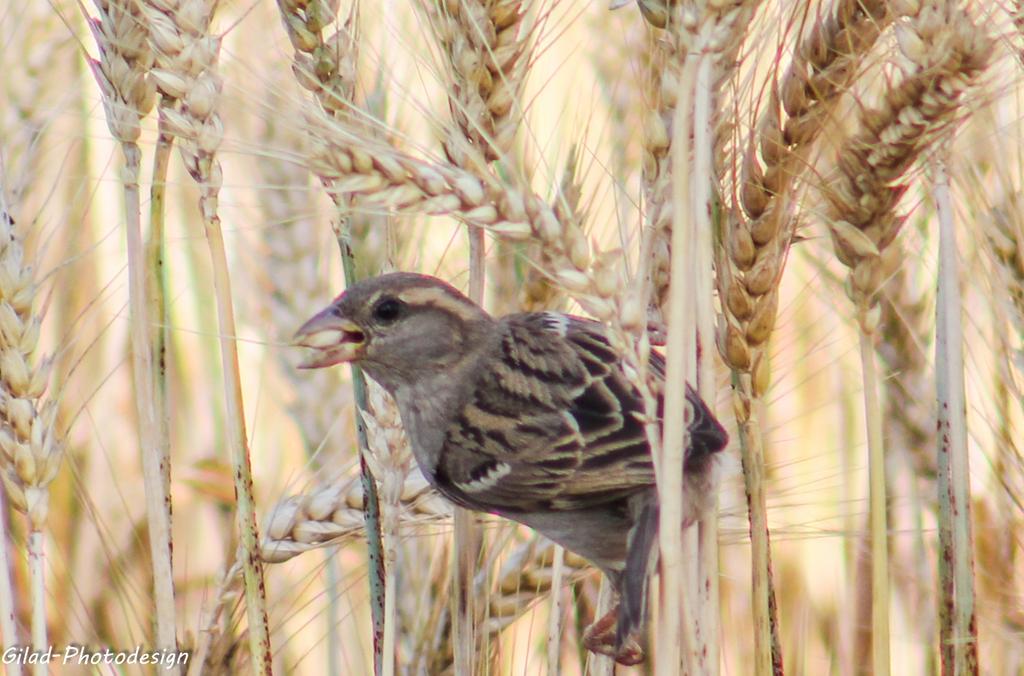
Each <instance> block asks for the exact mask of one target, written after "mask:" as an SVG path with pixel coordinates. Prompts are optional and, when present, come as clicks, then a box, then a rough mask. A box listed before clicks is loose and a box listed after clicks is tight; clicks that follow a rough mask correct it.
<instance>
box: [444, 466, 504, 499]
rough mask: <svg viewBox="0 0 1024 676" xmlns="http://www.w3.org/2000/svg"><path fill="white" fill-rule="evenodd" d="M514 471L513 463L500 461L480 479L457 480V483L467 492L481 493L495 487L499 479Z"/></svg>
mask: <svg viewBox="0 0 1024 676" xmlns="http://www.w3.org/2000/svg"><path fill="white" fill-rule="evenodd" d="M511 472H512V465H510V464H508V463H507V462H499V463H498V464H496V465H494V466H493V467H491V468H490V469H488V470H487V472H486V473H485V474H484V475H483V476H482V477H480V478H479V479H473V480H472V481H467V482H465V483H462V482H458V481H456V482H455V485H456V486H458V487H459V488H460V489H462V490H464V491H465V492H467V493H479V492H481V491H486V490H489V489H491V488H493V487H494V486H495V485H496V484H497V483H498V482H499V481H501V480H502V479H503V478H505V477H506V476H508V475H509V474H510V473H511Z"/></svg>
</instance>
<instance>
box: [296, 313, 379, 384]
mask: <svg viewBox="0 0 1024 676" xmlns="http://www.w3.org/2000/svg"><path fill="white" fill-rule="evenodd" d="M293 342H294V344H295V345H298V346H300V347H306V348H309V351H310V352H309V356H308V357H307V359H306V360H305V361H303V362H302V363H301V364H299V368H300V369H319V368H324V367H325V366H334V365H335V364H341V363H342V362H347V361H354V360H356V359H358V358H359V356H360V354H359V353H360V350H361V348H362V347H363V345H364V344H365V342H366V335H365V334H364V333H363V330H362V329H360V328H359V326H358V325H357V324H355V322H353V321H351V320H349V319H346V318H344V317H339V316H338V314H337V310H336V309H335V307H334V306H333V305H332V306H330V307H328V308H327V309H325V310H323V311H322V312H320V313H318V314H317V315H316V316H315V317H313V318H312V319H310V320H309V321H308V322H306V323H305V324H303V325H302V326H301V327H300V328H299V330H298V331H296V332H295V338H294V339H293Z"/></svg>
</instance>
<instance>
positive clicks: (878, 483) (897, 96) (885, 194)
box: [825, 3, 987, 674]
mask: <svg viewBox="0 0 1024 676" xmlns="http://www.w3.org/2000/svg"><path fill="white" fill-rule="evenodd" d="M897 38H898V39H899V42H900V47H901V51H902V52H903V54H904V56H905V57H906V58H907V59H908V60H909V61H910V63H911V67H910V69H909V72H908V73H907V74H906V76H905V77H904V79H903V80H902V81H901V82H900V83H899V84H898V85H896V86H895V87H893V88H891V89H889V90H888V91H887V92H886V93H885V95H884V100H883V104H882V107H881V108H879V109H877V110H874V109H865V110H863V111H861V114H860V119H859V128H858V130H857V131H855V132H854V133H853V134H852V135H851V136H850V137H849V138H848V139H847V140H846V141H844V142H843V143H842V144H841V145H840V148H841V152H840V154H839V157H838V165H839V172H838V176H837V180H836V181H835V182H834V183H833V184H832V185H831V186H830V188H829V189H828V190H827V191H826V192H825V196H826V198H827V199H828V201H829V210H828V216H829V222H828V225H829V231H830V233H831V235H832V240H833V244H834V245H835V249H836V254H837V256H838V257H839V260H840V261H841V262H843V263H844V264H845V265H847V266H848V267H849V268H850V276H849V281H848V287H847V293H848V294H849V296H850V298H851V299H852V300H853V302H854V306H855V307H856V310H857V321H858V324H859V326H860V335H861V360H862V366H863V373H864V394H865V408H866V411H867V413H866V419H867V424H868V447H869V455H870V458H869V475H870V479H869V485H870V491H869V496H870V511H871V534H872V535H871V552H872V594H871V597H872V601H873V612H872V645H873V649H872V655H873V666H874V670H875V673H878V674H883V673H888V669H889V627H888V624H889V602H888V598H889V579H888V545H887V519H886V506H885V495H886V480H885V466H884V449H883V446H882V429H881V409H880V402H879V398H878V384H877V373H876V367H875V360H874V341H875V336H876V333H877V330H878V326H879V321H880V309H879V305H878V296H877V292H878V290H879V288H880V287H881V284H882V282H883V278H882V274H883V271H884V268H883V265H882V254H883V253H884V251H885V249H886V248H887V247H888V246H889V244H891V243H892V241H893V239H895V237H896V235H897V233H898V231H899V227H900V225H901V223H902V218H900V217H899V216H898V215H897V214H896V211H895V208H896V205H897V202H898V201H899V199H900V197H901V196H902V195H903V192H904V191H905V189H906V188H905V184H903V183H901V179H903V177H904V175H905V174H906V172H907V171H909V170H910V168H911V167H912V166H913V164H914V163H915V162H916V161H917V160H918V159H919V158H920V157H921V156H922V155H923V154H924V153H925V152H926V151H927V150H928V148H929V147H930V146H932V145H933V144H934V143H935V142H936V141H937V140H939V139H941V138H943V133H944V132H948V131H949V129H950V126H951V124H952V123H953V122H954V121H955V119H956V115H957V113H958V111H959V110H960V105H961V98H962V97H963V95H964V93H965V92H966V91H967V90H968V89H969V87H970V86H971V84H972V82H973V81H974V79H975V78H976V77H977V76H978V75H979V73H980V71H981V70H982V69H983V68H984V67H985V65H986V59H987V57H986V49H987V47H986V44H987V40H986V38H985V37H984V35H983V34H982V33H981V32H980V31H979V30H978V29H977V28H975V26H974V25H973V23H971V21H970V19H969V18H968V17H967V16H966V14H964V13H963V11H962V10H957V9H955V8H953V7H952V6H951V5H949V4H947V3H921V4H920V6H919V9H918V12H917V13H916V14H915V15H914V16H912V17H910V18H909V20H908V21H907V22H906V23H905V24H901V26H900V28H899V30H898V32H897ZM940 498H941V496H940ZM946 522H947V523H949V522H948V521H946ZM940 617H941V616H940Z"/></svg>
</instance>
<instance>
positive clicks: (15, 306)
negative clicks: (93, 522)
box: [0, 175, 64, 676]
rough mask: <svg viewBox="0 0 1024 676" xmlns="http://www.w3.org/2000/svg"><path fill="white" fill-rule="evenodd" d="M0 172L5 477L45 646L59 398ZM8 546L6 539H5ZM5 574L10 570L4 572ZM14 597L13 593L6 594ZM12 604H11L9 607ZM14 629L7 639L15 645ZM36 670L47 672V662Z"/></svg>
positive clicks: (35, 625) (0, 447) (37, 630)
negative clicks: (24, 542) (23, 526)
mask: <svg viewBox="0 0 1024 676" xmlns="http://www.w3.org/2000/svg"><path fill="white" fill-rule="evenodd" d="M3 178H4V177H3V176H2V175H0V270H2V271H3V273H2V274H0V478H2V480H3V487H4V491H5V492H6V493H7V499H8V500H9V501H10V504H11V505H12V506H13V507H14V508H15V509H17V510H18V511H19V512H21V513H23V514H25V516H26V517H27V519H28V565H29V576H30V584H31V599H32V647H33V649H35V650H37V651H43V652H45V651H46V650H47V646H48V642H47V629H46V548H45V544H46V538H45V533H44V532H43V529H44V527H45V525H46V516H47V511H48V509H47V508H48V505H49V485H50V483H51V482H52V481H53V479H54V477H56V475H57V470H58V469H60V462H61V459H62V457H63V453H64V440H63V438H62V435H61V434H60V433H59V431H58V429H57V421H56V416H57V399H56V398H55V397H54V396H50V397H47V398H45V399H44V397H43V395H44V394H45V392H46V388H47V384H48V383H49V377H50V364H51V359H50V358H49V357H45V358H41V359H34V358H33V353H34V352H35V351H36V347H37V345H38V342H39V325H40V322H41V316H40V315H39V314H37V313H36V311H35V310H34V309H33V303H34V301H35V298H36V292H37V288H36V285H35V282H34V280H33V271H32V267H31V266H30V265H27V264H26V263H25V261H24V252H23V251H22V247H21V242H20V241H19V238H18V237H16V235H15V231H14V220H13V218H12V216H11V214H10V212H9V211H8V208H7V204H6V197H5V195H4V192H5V190H6V186H5V184H4V180H3ZM3 546H4V548H5V549H6V546H7V544H6V542H5V543H4V545H3ZM2 573H3V575H4V577H5V578H7V575H8V573H7V569H4V571H2ZM11 599H12V597H11V596H9V595H8V600H11ZM11 609H13V605H12V606H11V608H9V609H6V610H11ZM15 636H16V634H14V633H12V634H11V635H10V638H8V637H7V636H5V638H4V641H5V642H7V643H11V642H13V641H14V640H15ZM34 672H35V673H36V674H38V675H40V676H43V675H44V674H46V673H47V666H46V665H45V664H42V665H36V666H35V667H34Z"/></svg>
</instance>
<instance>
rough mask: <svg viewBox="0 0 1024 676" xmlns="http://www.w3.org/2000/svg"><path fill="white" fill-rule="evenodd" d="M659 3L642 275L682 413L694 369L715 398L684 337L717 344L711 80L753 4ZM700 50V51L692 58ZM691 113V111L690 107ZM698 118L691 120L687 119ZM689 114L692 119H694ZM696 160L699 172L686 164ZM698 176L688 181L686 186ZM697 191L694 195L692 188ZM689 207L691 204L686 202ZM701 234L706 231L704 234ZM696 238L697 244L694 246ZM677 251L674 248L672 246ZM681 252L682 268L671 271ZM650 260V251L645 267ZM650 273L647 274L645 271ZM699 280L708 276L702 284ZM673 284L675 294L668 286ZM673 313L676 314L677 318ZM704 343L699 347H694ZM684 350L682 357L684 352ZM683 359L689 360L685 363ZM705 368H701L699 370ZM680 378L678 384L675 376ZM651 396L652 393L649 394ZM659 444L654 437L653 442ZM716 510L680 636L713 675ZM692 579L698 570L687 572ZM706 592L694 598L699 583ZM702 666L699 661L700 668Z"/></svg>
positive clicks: (679, 447)
mask: <svg viewBox="0 0 1024 676" xmlns="http://www.w3.org/2000/svg"><path fill="white" fill-rule="evenodd" d="M659 4H660V3H645V4H641V9H643V10H644V15H645V17H647V18H648V20H649V21H652V23H654V24H655V25H663V26H664V27H665V28H666V30H665V32H664V34H662V35H659V36H658V40H657V42H656V44H655V49H656V50H657V53H656V56H655V57H654V58H653V59H652V60H651V71H652V72H651V78H652V84H651V98H652V99H653V100H652V108H653V110H652V111H651V112H650V113H649V114H648V122H647V124H646V125H645V137H644V138H645V156H644V162H643V167H644V176H643V179H644V192H645V196H646V223H647V227H648V228H649V229H651V230H652V231H653V233H651V234H649V235H648V237H649V238H651V239H652V240H653V242H652V243H651V244H650V245H649V246H652V247H653V252H654V259H653V263H647V265H649V266H650V267H646V266H645V268H644V269H642V270H641V271H640V272H639V274H638V277H639V278H640V279H641V280H643V281H641V284H645V283H646V279H647V277H648V276H650V277H651V279H652V282H651V290H650V292H649V293H650V294H651V297H652V301H653V302H652V304H653V306H654V308H655V309H656V312H657V316H658V320H660V319H661V317H663V316H664V314H665V310H668V309H669V308H671V311H670V312H668V321H669V340H668V345H669V350H668V365H669V366H668V368H669V374H670V375H669V376H668V379H667V383H668V385H667V388H666V393H665V406H666V410H680V409H681V407H682V405H683V397H684V395H683V388H684V387H685V386H684V384H683V383H684V382H685V380H686V378H687V377H688V376H689V377H691V378H692V376H693V375H696V376H697V377H696V378H695V381H696V383H697V386H698V389H699V390H700V391H701V394H702V396H703V397H704V398H705V399H706V400H709V401H710V400H713V399H714V397H713V396H712V383H711V380H712V378H711V365H710V361H709V360H707V359H703V360H700V363H697V362H694V361H690V360H691V359H692V357H691V356H690V355H689V353H690V352H692V351H693V350H692V347H693V346H694V343H693V342H692V339H690V338H688V337H687V335H685V334H692V333H694V332H695V331H696V333H697V334H698V341H703V342H704V343H705V344H707V343H710V342H711V333H712V332H711V328H710V327H711V322H712V315H711V288H710V286H709V285H707V284H705V282H706V280H709V279H710V278H711V272H712V271H711V236H710V233H711V228H710V224H709V223H706V219H707V214H708V213H709V210H710V194H709V190H710V186H711V181H712V180H713V176H714V174H713V172H712V170H711V166H712V157H711V152H712V143H711V142H710V134H711V130H710V127H711V118H712V115H711V113H710V109H711V103H712V98H713V97H712V94H711V91H712V84H711V82H712V80H713V79H714V80H718V81H721V80H722V77H717V76H713V75H712V71H715V72H722V71H728V70H729V69H730V68H731V65H732V64H731V63H726V62H731V61H732V59H733V57H734V55H735V53H736V51H737V49H738V43H739V41H740V40H741V39H742V36H743V34H744V30H745V27H746V25H747V22H748V21H749V19H750V17H751V15H752V14H753V11H754V9H755V7H756V5H757V3H753V2H721V3H711V2H708V3H694V4H692V5H680V7H679V8H677V9H672V8H671V7H670V6H669V4H668V3H664V4H663V5H662V6H661V9H662V10H663V16H664V19H665V21H664V22H661V21H660V17H661V16H662V14H661V13H659V14H657V15H656V16H657V17H658V19H657V20H656V19H654V18H653V17H652V8H654V7H655V6H657V5H659ZM695 55H699V56H695ZM691 105H692V106H693V110H692V111H691V110H688V109H686V108H688V107H689V106H691ZM691 115H692V116H693V117H692V118H691V117H690V116H691ZM691 119H692V122H691ZM691 124H692V125H693V133H694V144H695V145H694V148H693V151H692V154H691V150H690V145H689V136H690V133H691ZM691 162H692V163H693V170H694V171H693V173H692V174H691V173H690V172H689V171H688V166H689V164H690V163H691ZM691 180H692V185H691V184H690V183H691ZM691 191H693V194H692V199H690V198H691V195H690V192H691ZM684 205H686V206H687V207H689V209H686V208H684ZM683 227H688V228H690V230H689V231H688V232H689V233H690V236H689V237H684V236H683V235H682V233H680V234H679V235H676V234H675V228H683ZM698 233H700V234H699V235H698ZM691 242H693V245H691V244H690V243H691ZM673 247H676V248H677V249H678V250H674V249H673ZM673 256H675V257H676V258H677V259H678V260H679V261H681V262H680V263H679V266H685V269H683V270H680V271H678V272H674V271H672V267H673V266H672V265H671V259H672V257H673ZM648 258H649V257H647V256H644V257H643V258H642V259H641V260H642V263H644V262H646V261H647V259H648ZM648 270H649V272H648ZM702 280H703V281H702ZM684 284H685V286H686V288H687V289H689V290H690V291H689V294H691V295H693V296H695V297H696V299H697V300H696V304H690V302H689V299H688V298H685V297H684V294H683V286H684ZM673 286H674V287H675V288H674V290H673V289H672V287H673ZM673 312H675V313H676V315H677V316H673V315H672V313H673ZM698 344H699V343H698ZM681 353H682V354H685V356H683V358H682V360H681V361H680V360H679V357H680V355H681ZM687 363H689V364H693V366H687ZM698 370H699V371H700V373H699V374H698V373H697V371H698ZM676 380H678V381H679V382H676ZM646 398H648V399H649V397H646ZM684 434H685V430H684V429H683V427H682V426H681V425H677V424H676V422H675V421H674V420H673V419H672V418H669V419H668V420H667V421H666V425H665V430H664V441H663V444H662V447H661V454H662V455H661V459H660V463H659V465H660V467H659V481H658V486H659V502H660V507H661V512H660V513H661V519H662V523H669V524H674V523H677V522H679V521H681V514H682V505H683V501H682V496H681V494H680V493H679V491H678V490H677V488H676V482H675V481H674V480H673V479H671V477H676V476H681V475H682V463H683V460H682V459H683V452H684V448H685V445H686V441H685V439H684ZM653 447H655V444H654V443H652V448H653ZM715 518H716V517H714V515H708V516H707V517H706V518H705V519H704V520H703V524H702V528H701V529H700V533H702V534H703V537H702V538H701V541H702V546H700V547H699V549H700V565H699V573H698V576H699V577H700V578H701V580H700V582H699V583H694V582H691V585H690V587H691V589H690V590H689V592H688V596H689V597H690V599H691V601H692V603H693V611H694V612H695V613H697V615H696V621H695V622H694V623H693V626H694V627H695V630H694V635H693V636H692V637H687V640H684V641H683V644H684V649H685V650H686V651H687V652H686V662H685V663H686V664H688V665H689V668H691V669H695V668H700V669H702V670H705V671H711V672H714V671H715V670H716V668H717V664H718V659H717V653H718V626H717V625H718V619H717V614H716V612H715V611H714V609H713V606H714V605H716V604H717V599H714V598H712V596H717V592H716V586H715V580H716V579H717V569H718V563H717V526H716V521H715ZM659 533H660V542H661V555H662V563H661V570H662V590H661V595H662V604H661V606H660V613H661V617H660V621H659V623H658V631H659V637H660V639H659V641H658V655H657V662H656V665H655V666H656V669H657V670H659V672H661V670H675V669H676V665H677V664H678V662H679V653H678V644H677V643H676V642H675V641H674V640H673V639H672V638H671V637H674V636H677V635H678V634H679V630H680V628H683V629H687V630H688V627H690V626H691V624H690V623H689V622H687V623H686V624H682V625H680V607H679V602H680V586H679V584H680V578H681V577H682V575H683V568H682V556H681V551H682V541H681V536H680V534H679V532H678V529H676V528H662V529H660V531H659ZM691 577H692V579H694V580H696V576H691ZM698 588H702V589H704V590H707V591H706V592H703V593H701V594H700V595H698V592H697V589H698ZM698 665H699V667H698Z"/></svg>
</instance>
